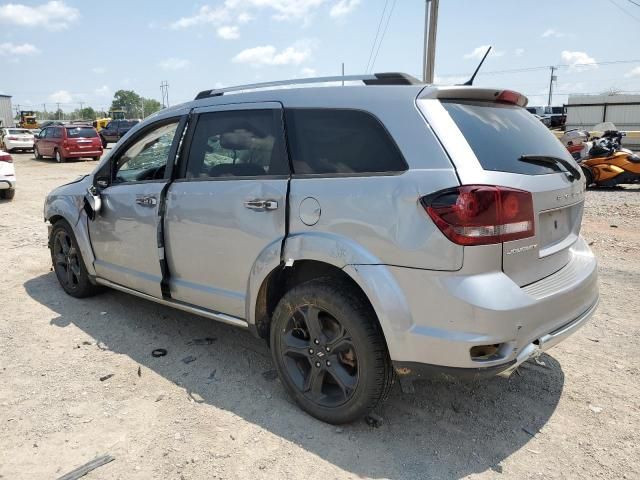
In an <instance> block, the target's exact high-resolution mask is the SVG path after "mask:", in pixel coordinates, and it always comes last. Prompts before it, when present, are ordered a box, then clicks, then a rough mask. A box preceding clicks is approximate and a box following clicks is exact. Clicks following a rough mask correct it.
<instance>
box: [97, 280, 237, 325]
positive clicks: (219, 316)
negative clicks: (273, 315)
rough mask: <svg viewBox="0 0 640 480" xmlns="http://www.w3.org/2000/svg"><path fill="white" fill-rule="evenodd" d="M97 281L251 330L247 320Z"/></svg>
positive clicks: (122, 290) (146, 298) (169, 305)
mask: <svg viewBox="0 0 640 480" xmlns="http://www.w3.org/2000/svg"><path fill="white" fill-rule="evenodd" d="M95 280H96V283H98V284H100V285H104V286H105V287H109V288H113V289H114V290H119V291H121V292H124V293H129V294H131V295H135V296H136V297H140V298H144V299H145V300H150V301H152V302H155V303H159V304H160V305H166V306H167V307H173V308H177V309H178V310H182V311H183V312H188V313H193V314H194V315H199V316H201V317H205V318H209V319H211V320H215V321H217V322H222V323H226V324H228V325H233V326H234V327H240V328H249V324H248V323H247V322H246V320H243V319H241V318H237V317H234V316H231V315H226V314H224V313H220V312H214V311H211V310H206V309H204V308H199V307H195V306H193V305H189V304H186V303H181V302H176V301H175V300H165V299H163V298H156V297H154V296H152V295H147V294H146V293H142V292H138V291H136V290H132V289H130V288H128V287H123V286H122V285H118V284H117V283H113V282H110V281H109V280H105V279H104V278H100V277H96V279H95Z"/></svg>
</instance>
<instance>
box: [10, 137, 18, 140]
mask: <svg viewBox="0 0 640 480" xmlns="http://www.w3.org/2000/svg"><path fill="white" fill-rule="evenodd" d="M7 140H20V139H19V138H18V137H7Z"/></svg>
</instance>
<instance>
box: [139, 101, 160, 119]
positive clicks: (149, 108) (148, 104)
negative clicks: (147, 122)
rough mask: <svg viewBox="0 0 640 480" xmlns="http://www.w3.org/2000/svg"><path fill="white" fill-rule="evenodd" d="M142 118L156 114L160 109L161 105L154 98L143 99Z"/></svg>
mask: <svg viewBox="0 0 640 480" xmlns="http://www.w3.org/2000/svg"><path fill="white" fill-rule="evenodd" d="M143 104H144V116H145V117H146V116H149V115H151V114H152V113H156V112H157V111H159V110H161V109H162V105H161V104H160V102H159V101H158V100H156V99H155V98H144V99H143Z"/></svg>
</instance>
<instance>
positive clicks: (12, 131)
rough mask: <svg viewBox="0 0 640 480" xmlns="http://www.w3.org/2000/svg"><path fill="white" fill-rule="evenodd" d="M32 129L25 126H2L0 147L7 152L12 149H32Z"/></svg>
mask: <svg viewBox="0 0 640 480" xmlns="http://www.w3.org/2000/svg"><path fill="white" fill-rule="evenodd" d="M33 144H34V136H33V130H29V129H27V128H3V129H1V130H0V148H2V149H4V150H6V151H7V152H12V151H14V150H31V151H33Z"/></svg>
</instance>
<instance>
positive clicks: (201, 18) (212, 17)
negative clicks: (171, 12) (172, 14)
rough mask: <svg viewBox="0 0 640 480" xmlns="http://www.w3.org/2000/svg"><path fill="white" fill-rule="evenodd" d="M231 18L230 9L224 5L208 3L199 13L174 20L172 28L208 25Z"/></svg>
mask: <svg viewBox="0 0 640 480" xmlns="http://www.w3.org/2000/svg"><path fill="white" fill-rule="evenodd" d="M229 18H230V12H229V9H227V8H226V2H225V6H223V7H215V8H214V7H210V6H208V5H204V6H202V7H200V10H198V13H196V14H195V15H192V16H191V17H182V18H181V19H179V20H177V21H175V22H173V23H172V24H171V28H176V29H177V28H187V27H193V26H196V25H206V24H218V23H221V22H225V21H228V20H229Z"/></svg>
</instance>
